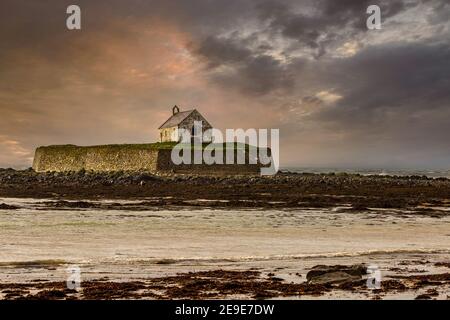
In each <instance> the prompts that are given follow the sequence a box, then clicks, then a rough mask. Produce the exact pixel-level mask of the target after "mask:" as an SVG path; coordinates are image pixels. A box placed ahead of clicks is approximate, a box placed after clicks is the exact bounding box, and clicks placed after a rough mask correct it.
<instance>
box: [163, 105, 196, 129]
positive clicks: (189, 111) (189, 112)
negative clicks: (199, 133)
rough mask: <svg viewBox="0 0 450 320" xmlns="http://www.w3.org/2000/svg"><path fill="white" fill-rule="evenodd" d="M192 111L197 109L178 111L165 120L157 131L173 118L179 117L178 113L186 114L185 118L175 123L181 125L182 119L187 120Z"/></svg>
mask: <svg viewBox="0 0 450 320" xmlns="http://www.w3.org/2000/svg"><path fill="white" fill-rule="evenodd" d="M194 111H197V109H195V108H194V109H191V110H186V111H179V112H177V113H175V114H173V115H171V116H170V118H169V119H167V120H166V121H165V122H164V123H163V124H162V125H160V126H159V128H158V129H162V128H163V127H164V125H166V123H168V122H169V121H170V120H172V119H173V118H174V117H176V116H177V115H179V114H180V113H182V114H185V113H186V116H185V117H183V118H182V119H180V120H179V121H178V122H177V124H179V123H181V122H182V121H183V120H184V119H186V118H187V117H188V116H189V115H190V114H191V113H192V112H194ZM174 126H175V125H174ZM168 128H170V127H168Z"/></svg>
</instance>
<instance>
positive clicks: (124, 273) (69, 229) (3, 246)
mask: <svg viewBox="0 0 450 320" xmlns="http://www.w3.org/2000/svg"><path fill="white" fill-rule="evenodd" d="M116 202H117V201H116ZM0 203H7V204H11V205H14V204H15V205H19V206H20V207H21V209H19V210H0V271H1V272H0V280H2V281H17V282H22V281H27V280H30V279H33V278H36V277H40V278H44V279H58V278H60V277H64V272H65V268H66V267H67V266H68V265H73V264H75V265H79V266H81V267H82V272H83V273H84V276H85V277H91V278H96V277H100V276H105V275H106V276H108V277H110V278H112V279H115V280H128V279H131V278H139V277H147V276H156V275H163V274H169V273H174V272H180V271H195V270H201V269H214V268H234V269H245V268H250V267H256V268H262V269H264V270H272V269H276V268H284V269H286V270H289V271H292V272H294V271H301V272H303V271H304V270H305V269H306V268H308V267H311V266H312V265H314V264H317V263H318V262H324V263H336V262H339V263H341V262H342V261H344V262H358V263H359V262H366V263H373V262H374V261H375V262H377V261H378V262H377V263H381V264H384V265H395V264H396V263H398V262H400V261H401V260H402V259H405V258H406V257H412V258H414V257H415V258H417V257H424V256H426V257H427V259H435V260H436V261H445V260H448V259H449V256H450V250H449V248H450V217H449V216H444V217H442V218H439V219H437V218H431V217H426V216H417V215H414V214H411V213H408V212H401V214H400V213H398V212H386V210H384V211H379V212H370V213H343V212H337V211H336V210H333V209H313V210H306V209H301V210H216V209H202V210H192V209H183V210H176V211H175V210H163V209H160V208H154V210H146V211H129V210H101V209H79V210H74V209H67V210H55V209H48V208H47V207H45V206H44V205H43V204H42V200H33V199H0ZM127 203H130V201H127ZM287 273H288V272H286V274H287Z"/></svg>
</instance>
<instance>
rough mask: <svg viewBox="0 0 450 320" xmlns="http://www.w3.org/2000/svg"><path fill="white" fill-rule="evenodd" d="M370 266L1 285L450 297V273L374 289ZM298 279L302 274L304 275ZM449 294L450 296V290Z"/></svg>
mask: <svg viewBox="0 0 450 320" xmlns="http://www.w3.org/2000/svg"><path fill="white" fill-rule="evenodd" d="M366 267H367V266H365V265H350V266H345V265H335V266H323V265H318V266H315V267H313V268H312V269H311V270H310V271H309V272H308V273H307V274H306V280H304V281H302V282H295V283H294V282H287V281H285V280H284V279H282V278H279V277H277V276H276V274H275V273H262V272H260V271H258V270H254V269H250V270H243V271H241V270H222V269H218V270H211V271H198V272H186V273H179V274H176V275H173V276H165V277H158V278H148V279H142V280H138V281H121V282H116V281H110V280H109V279H108V278H107V277H105V278H101V279H96V280H88V281H83V282H82V285H81V288H80V290H71V289H68V288H67V285H66V283H65V282H51V281H46V280H43V279H36V281H33V282H29V283H3V284H0V293H1V295H3V297H2V298H3V299H7V300H17V299H19V300H23V299H25V300H41V299H45V300H57V299H89V300H91V299H95V300H101V299H230V298H245V299H273V298H278V299H279V298H282V299H287V298H291V299H293V298H294V299H299V298H300V299H301V298H308V297H309V298H315V299H317V298H318V297H320V296H324V295H331V296H332V295H333V294H336V295H338V296H339V295H341V294H343V293H347V294H350V295H352V296H354V297H360V298H364V299H383V298H386V297H387V296H388V295H390V296H392V295H402V294H405V293H408V292H409V293H410V294H413V295H415V299H435V298H439V299H449V298H450V296H449V295H448V288H449V286H450V274H449V273H439V274H415V275H396V276H392V277H390V278H389V279H386V280H384V281H381V282H380V284H379V287H377V288H368V286H367V273H366ZM297 276H298V277H302V275H300V274H298V275H297ZM446 292H447V294H446Z"/></svg>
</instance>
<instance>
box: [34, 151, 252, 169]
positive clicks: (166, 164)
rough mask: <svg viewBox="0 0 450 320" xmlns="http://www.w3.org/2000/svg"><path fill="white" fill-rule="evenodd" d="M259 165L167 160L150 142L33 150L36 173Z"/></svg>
mask: <svg viewBox="0 0 450 320" xmlns="http://www.w3.org/2000/svg"><path fill="white" fill-rule="evenodd" d="M260 167H261V165H259V164H229V165H219V164H213V165H207V164H189V165H188V164H181V165H175V164H174V163H173V162H172V160H171V149H170V148H157V147H155V146H154V145H152V144H137V145H104V146H89V147H79V146H74V145H60V146H47V147H39V148H37V149H36V152H35V156H34V161H33V169H34V170H35V171H37V172H49V171H56V172H65V171H81V170H85V171H97V172H105V171H150V172H157V171H171V172H175V173H207V174H217V173H218V174H220V173H230V174H245V173H255V174H256V173H259V172H260Z"/></svg>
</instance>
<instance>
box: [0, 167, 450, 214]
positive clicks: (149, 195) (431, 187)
mask: <svg viewBox="0 0 450 320" xmlns="http://www.w3.org/2000/svg"><path fill="white" fill-rule="evenodd" d="M0 197H17V198H43V199H56V200H60V202H59V203H56V204H55V206H59V207H65V205H64V201H65V200H87V199H90V200H101V199H133V200H142V203H141V207H143V208H145V207H148V206H195V207H220V208H306V207H311V208H322V207H323V208H330V207H336V206H338V207H339V206H343V208H342V210H351V211H364V210H369V208H390V209H395V208H398V209H410V208H413V209H414V210H415V211H416V212H417V213H418V214H438V215H439V213H446V212H445V211H444V212H440V211H439V210H438V209H436V208H446V207H449V206H450V179H446V178H428V177H425V176H407V177H404V176H363V175H359V174H345V173H342V174H333V173H332V174H308V173H300V174H298V173H289V172H280V173H278V174H277V175H275V176H267V177H262V176H251V175H243V176H238V175H236V176H221V175H217V176H213V175H208V176H205V175H203V176H202V175H180V174H168V173H161V174H150V173H147V172H111V173H95V172H84V171H80V172H67V173H60V172H49V173H37V172H35V171H33V170H32V169H27V170H13V169H0ZM65 204H66V205H69V206H71V207H72V208H73V207H77V206H79V207H83V206H88V205H89V204H86V202H83V201H79V202H78V203H77V202H75V203H71V204H67V203H65ZM117 207H119V205H118V204H117ZM3 209H14V208H7V207H6V205H3ZM119 209H120V208H119Z"/></svg>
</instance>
